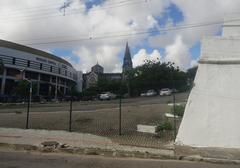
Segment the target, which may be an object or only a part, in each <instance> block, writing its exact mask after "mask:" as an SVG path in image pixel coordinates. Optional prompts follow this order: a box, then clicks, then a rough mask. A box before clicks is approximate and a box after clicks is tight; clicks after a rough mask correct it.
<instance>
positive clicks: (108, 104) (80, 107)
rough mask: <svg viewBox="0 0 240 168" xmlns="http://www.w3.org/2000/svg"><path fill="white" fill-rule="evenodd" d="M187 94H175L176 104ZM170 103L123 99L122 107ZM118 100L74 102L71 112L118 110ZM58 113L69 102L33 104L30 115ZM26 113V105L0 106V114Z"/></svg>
mask: <svg viewBox="0 0 240 168" xmlns="http://www.w3.org/2000/svg"><path fill="white" fill-rule="evenodd" d="M188 95H189V93H178V94H176V102H183V101H186V99H187V98H188ZM171 101H172V96H164V97H161V96H155V97H137V98H130V99H123V100H122V106H123V107H126V106H140V105H152V104H153V105H154V104H166V103H167V102H171ZM118 106H119V100H111V101H86V102H74V103H73V110H74V111H80V112H81V111H82V112H86V111H95V110H96V109H98V110H99V109H113V108H118ZM59 111H63V112H66V111H69V102H61V103H46V104H39V103H34V104H32V105H31V113H33V112H59ZM16 112H21V113H25V112H26V104H25V105H24V104H17V105H16V104H11V105H0V114H3V115H4V113H7V114H8V113H16Z"/></svg>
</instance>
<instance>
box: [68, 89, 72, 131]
mask: <svg viewBox="0 0 240 168" xmlns="http://www.w3.org/2000/svg"><path fill="white" fill-rule="evenodd" d="M70 94H71V98H70V109H69V132H72V102H73V100H72V99H73V97H72V89H71V90H70Z"/></svg>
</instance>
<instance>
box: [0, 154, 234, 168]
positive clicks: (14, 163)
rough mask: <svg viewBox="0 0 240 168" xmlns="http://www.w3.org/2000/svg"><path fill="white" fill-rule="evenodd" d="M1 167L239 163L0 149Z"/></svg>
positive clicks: (210, 167)
mask: <svg viewBox="0 0 240 168" xmlns="http://www.w3.org/2000/svg"><path fill="white" fill-rule="evenodd" d="M0 167H1V168H54V167H57V168H155V167H157V168H193V167H194V168H225V167H227V168H239V165H222V164H210V163H204V162H201V163H199V162H186V161H171V160H170V161H162V160H146V159H128V158H121V159H119V158H106V157H99V156H73V155H63V154H42V153H27V152H13V151H12V152H10V151H0Z"/></svg>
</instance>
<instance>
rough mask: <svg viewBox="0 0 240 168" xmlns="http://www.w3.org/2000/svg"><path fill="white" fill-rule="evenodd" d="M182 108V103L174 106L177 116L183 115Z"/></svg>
mask: <svg viewBox="0 0 240 168" xmlns="http://www.w3.org/2000/svg"><path fill="white" fill-rule="evenodd" d="M184 110H185V106H183V105H178V106H175V115H177V116H179V117H183V114H184ZM172 112H173V113H174V111H173V109H172Z"/></svg>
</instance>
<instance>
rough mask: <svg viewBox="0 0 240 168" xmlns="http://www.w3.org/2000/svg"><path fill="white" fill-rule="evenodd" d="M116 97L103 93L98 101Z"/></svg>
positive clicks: (109, 93)
mask: <svg viewBox="0 0 240 168" xmlns="http://www.w3.org/2000/svg"><path fill="white" fill-rule="evenodd" d="M115 98H116V95H115V94H113V93H111V92H104V93H102V94H100V96H99V99H100V100H111V99H115Z"/></svg>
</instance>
